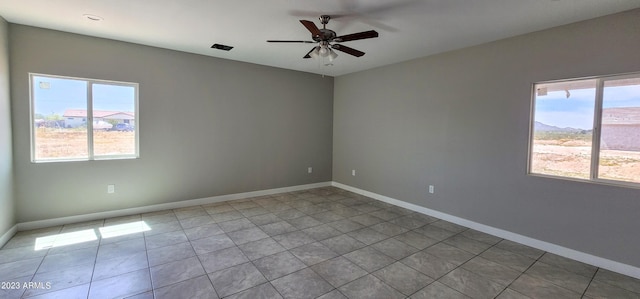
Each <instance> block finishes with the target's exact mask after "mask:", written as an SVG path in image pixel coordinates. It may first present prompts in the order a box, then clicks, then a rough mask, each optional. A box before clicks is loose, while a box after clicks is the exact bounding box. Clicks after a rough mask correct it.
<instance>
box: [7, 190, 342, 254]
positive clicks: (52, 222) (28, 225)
mask: <svg viewBox="0 0 640 299" xmlns="http://www.w3.org/2000/svg"><path fill="white" fill-rule="evenodd" d="M327 186H331V182H322V183H315V184H307V185H297V186H290V187H283V188H275V189H268V190H258V191H251V192H243V193H235V194H227V195H220V196H212V197H205V198H198V199H190V200H183V201H177V202H170V203H163V204H157V205H150V206H144V207H136V208H129V209H122V210H114V211H106V212H98V213H91V214H84V215H75V216H68V217H61V218H53V219H45V220H37V221H29V222H22V223H18V224H17V225H16V226H14V228H15V227H17V230H18V231H24V230H32V229H38V228H45V227H50V226H57V225H65V224H70V223H76V222H85V221H93V220H100V219H108V218H113V217H121V216H128V215H135V214H141V213H149V212H157V211H162V210H168V209H178V208H184V207H190V206H197V205H204V204H210V203H215V202H221V201H227V200H235V199H242V198H249V197H256V196H264V195H271V194H277V193H284V192H293V191H301V190H307V189H313V188H320V187H327ZM7 234H8V232H7ZM7 234H5V235H7ZM14 234H15V232H14ZM11 236H13V234H11ZM3 238H4V236H3ZM9 238H10V237H9ZM7 240H8V239H7ZM0 244H2V243H0Z"/></svg>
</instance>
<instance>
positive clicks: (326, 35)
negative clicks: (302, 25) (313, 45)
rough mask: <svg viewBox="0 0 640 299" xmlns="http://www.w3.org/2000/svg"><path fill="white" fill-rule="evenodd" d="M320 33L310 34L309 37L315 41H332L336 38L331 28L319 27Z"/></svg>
mask: <svg viewBox="0 0 640 299" xmlns="http://www.w3.org/2000/svg"><path fill="white" fill-rule="evenodd" d="M320 32H321V33H322V34H321V35H315V36H311V38H312V39H313V40H314V41H316V42H321V41H332V40H333V39H334V38H336V32H335V31H333V30H331V29H324V28H323V29H320Z"/></svg>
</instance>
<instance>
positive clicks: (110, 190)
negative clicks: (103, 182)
mask: <svg viewBox="0 0 640 299" xmlns="http://www.w3.org/2000/svg"><path fill="white" fill-rule="evenodd" d="M107 193H109V194H111V193H116V185H107Z"/></svg>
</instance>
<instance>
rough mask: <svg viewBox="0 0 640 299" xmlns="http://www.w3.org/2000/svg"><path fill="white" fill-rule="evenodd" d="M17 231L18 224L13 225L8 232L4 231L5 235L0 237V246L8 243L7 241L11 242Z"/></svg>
mask: <svg viewBox="0 0 640 299" xmlns="http://www.w3.org/2000/svg"><path fill="white" fill-rule="evenodd" d="M17 232H18V225H17V224H16V225H14V226H12V227H11V228H10V229H9V230H8V231H7V232H6V233H4V235H2V236H1V237H0V248H2V246H4V244H7V242H9V240H10V239H11V237H13V235H15V234H16V233H17Z"/></svg>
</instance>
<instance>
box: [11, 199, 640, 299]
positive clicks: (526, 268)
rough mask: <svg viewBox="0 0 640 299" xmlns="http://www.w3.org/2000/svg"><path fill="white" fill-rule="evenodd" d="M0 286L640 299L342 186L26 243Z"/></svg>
mask: <svg viewBox="0 0 640 299" xmlns="http://www.w3.org/2000/svg"><path fill="white" fill-rule="evenodd" d="M142 221H143V222H142ZM144 225H147V227H145V226H144ZM143 229H146V231H141V230H143ZM51 236H57V238H56V237H51ZM80 241H82V242H80ZM65 244H67V245H65ZM35 246H39V247H43V249H41V250H34V248H35ZM0 281H1V282H3V285H2V289H0V297H1V298H65V299H69V298H171V299H176V298H234V299H238V298H250V299H256V298H295V299H302V298H323V299H329V298H382V299H390V298H414V299H418V298H500V299H504V298H640V280H638V279H633V278H630V277H627V276H623V275H620V274H616V273H613V272H610V271H607V270H603V269H598V268H596V267H593V266H590V265H586V264H582V263H579V262H576V261H572V260H569V259H566V258H562V257H559V256H557V255H553V254H550V253H546V252H543V251H540V250H537V249H534V248H530V247H527V246H524V245H521V244H517V243H514V242H511V241H507V240H502V239H500V238H497V237H494V236H491V235H487V234H484V233H481V232H478V231H475V230H471V229H468V228H465V227H461V226H459V225H456V224H453V223H449V222H446V221H443V220H439V219H436V218H433V217H430V216H426V215H422V214H418V213H414V212H412V211H409V210H406V209H403V208H399V207H395V206H392V205H389V204H386V203H383V202H380V201H376V200H373V199H370V198H366V197H363V196H360V195H357V194H354V193H350V192H347V191H344V190H341V189H337V188H333V187H326V188H319V189H313V190H307V191H301V192H292V193H285V194H277V195H273V196H263V197H257V198H250V199H243V200H236V201H230V202H221V203H215V204H209V205H203V206H193V207H188V208H182V209H175V210H167V211H161V212H154V213H148V214H142V215H132V216H127V217H119V218H114V219H105V220H99V221H92V222H86V223H77V224H71V225H65V226H61V227H50V228H46V229H39V230H35V231H25V232H20V233H18V234H17V235H16V236H14V237H13V238H12V239H11V240H10V241H9V242H8V243H7V244H6V245H5V246H4V247H3V248H2V250H0ZM11 282H18V284H15V283H11ZM25 282H32V283H31V284H29V283H27V284H26V285H25ZM16 286H17V289H14V290H12V289H10V288H11V287H16Z"/></svg>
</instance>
